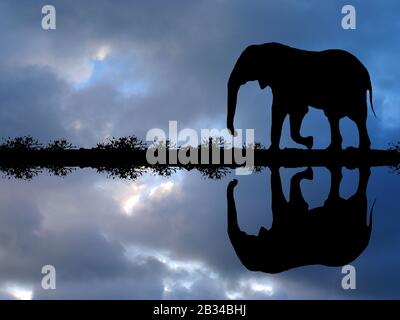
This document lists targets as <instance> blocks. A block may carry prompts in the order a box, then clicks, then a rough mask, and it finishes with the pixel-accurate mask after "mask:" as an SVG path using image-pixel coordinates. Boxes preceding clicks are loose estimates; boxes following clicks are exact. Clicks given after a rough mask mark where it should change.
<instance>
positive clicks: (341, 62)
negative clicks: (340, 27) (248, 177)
mask: <svg viewBox="0 0 400 320" xmlns="http://www.w3.org/2000/svg"><path fill="white" fill-rule="evenodd" d="M255 80H258V83H259V86H260V88H261V89H264V88H265V87H267V86H269V87H270V88H271V90H272V95H273V102H272V123H271V149H272V150H279V143H280V138H281V132H282V125H283V122H284V120H285V118H286V116H287V115H289V119H290V131H291V137H292V139H293V140H294V141H295V142H297V143H299V144H302V145H304V146H306V147H307V148H308V149H311V148H312V146H313V137H311V136H309V137H303V136H301V134H300V127H301V123H302V120H303V118H304V116H305V114H306V113H307V112H308V108H309V106H311V107H314V108H318V109H322V110H323V111H324V113H325V115H326V116H327V118H328V121H329V124H330V129H331V144H330V145H329V147H328V149H329V150H340V149H341V147H342V136H341V134H340V129H339V121H340V119H342V118H344V117H346V116H347V117H348V118H350V119H351V120H352V121H354V122H355V123H356V125H357V128H358V132H359V148H360V149H364V150H368V149H370V146H371V141H370V139H369V136H368V131H367V125H366V121H367V109H368V103H367V96H366V94H367V91H369V100H370V104H371V109H372V111H373V113H374V115H375V111H374V108H373V104H372V86H371V80H370V76H369V73H368V70H367V69H366V68H365V66H364V65H363V64H362V63H361V62H360V61H359V60H358V59H357V58H356V57H355V56H354V55H352V54H351V53H349V52H347V51H344V50H336V49H331V50H324V51H306V50H300V49H296V48H292V47H289V46H286V45H282V44H279V43H265V44H260V45H250V46H248V47H247V48H246V49H245V50H244V51H243V52H242V54H241V55H240V57H239V59H238V60H237V62H236V64H235V66H234V68H233V70H232V72H231V74H230V77H229V81H228V103H227V106H228V112H227V128H228V129H229V131H230V132H231V134H232V135H235V129H234V124H233V122H234V116H235V110H236V103H237V94H238V91H239V88H240V86H241V85H243V84H245V83H246V82H248V81H255Z"/></svg>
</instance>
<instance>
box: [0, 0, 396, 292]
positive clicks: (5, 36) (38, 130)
mask: <svg viewBox="0 0 400 320" xmlns="http://www.w3.org/2000/svg"><path fill="white" fill-rule="evenodd" d="M45 4H52V5H54V6H55V8H56V12H57V28H56V30H52V31H45V30H42V28H41V18H42V15H41V8H42V6H43V5H45ZM345 4H348V1H330V2H329V3H324V4H323V5H321V3H320V1H316V0H315V1H314V0H310V1H305V0H304V1H299V0H296V1H294V0H283V1H282V0H279V1H278V0H276V1H275V0H268V1H265V0H264V1H247V2H244V1H235V0H233V1H228V0H205V1H153V0H150V1H122V0H119V1H106V0H96V1H89V0H79V1H78V0H69V1H65V0H64V1H56V0H53V1H50V2H48V1H36V0H21V1H11V0H10V1H6V0H1V1H0V15H1V19H0V39H1V40H2V45H1V47H0V136H1V137H8V136H11V137H16V136H22V135H28V134H29V135H32V136H33V137H35V138H37V139H39V140H40V141H42V142H47V141H49V140H50V139H57V138H66V139H68V140H69V141H71V142H72V143H73V144H74V145H77V146H86V147H90V146H94V145H95V144H96V143H98V142H100V141H104V140H105V139H106V138H107V137H110V136H116V137H118V136H125V135H130V134H135V135H137V136H138V137H140V138H144V137H145V135H146V132H147V131H148V130H149V129H151V128H164V129H166V128H168V121H170V120H176V121H178V128H179V129H182V128H185V127H190V128H194V129H197V130H199V129H201V128H214V127H215V128H220V129H222V128H224V127H225V118H226V81H227V78H228V75H229V73H230V71H231V69H232V67H233V65H234V63H235V61H236V59H237V57H238V56H239V54H240V53H241V51H242V50H243V49H244V48H245V47H246V46H247V45H249V44H253V43H264V42H272V41H275V42H281V43H285V44H287V45H291V46H294V47H299V48H303V49H309V50H323V49H327V48H341V49H345V50H348V51H350V52H352V53H354V54H355V55H356V56H357V57H359V59H360V60H361V61H362V62H363V63H364V64H365V65H366V67H367V68H368V69H369V71H370V74H371V78H372V85H373V90H374V105H375V110H376V113H377V118H374V117H373V116H371V114H369V117H368V129H369V132H370V136H371V140H372V146H373V147H374V148H386V147H387V146H388V144H389V143H390V142H395V141H398V139H399V137H400V108H399V107H398V105H399V103H400V93H399V90H398V86H399V84H400V82H399V80H398V79H399V76H400V66H399V64H398V55H399V52H400V41H399V36H398V35H399V34H400V33H399V32H400V30H399V29H400V24H399V22H398V21H399V20H398V17H397V15H398V12H399V10H400V4H398V2H397V1H394V0H393V1H385V2H377V1H365V0H364V1H352V2H351V4H353V5H354V6H355V8H356V12H357V29H356V30H343V29H342V28H341V19H342V16H343V15H342V14H341V8H342V6H343V5H345ZM271 100H272V95H271V92H270V91H269V90H268V89H266V90H264V91H260V90H259V87H258V85H257V84H255V83H248V84H247V85H246V86H245V87H243V88H242V89H241V91H240V95H239V100H238V110H237V115H236V122H235V123H236V126H237V127H238V128H254V129H255V137H256V140H257V141H260V142H262V143H263V144H264V145H266V146H268V145H269V138H270V136H269V130H270V114H271V113H270V104H271ZM250 110H251V111H250ZM341 129H342V132H343V136H344V145H345V146H349V145H357V143H358V138H357V131H356V128H355V126H354V124H353V123H351V122H350V121H349V120H343V121H342V123H341ZM302 133H303V134H304V135H313V136H314V139H315V140H314V141H315V147H317V148H324V147H326V146H327V145H328V144H329V140H330V134H329V128H328V122H327V120H326V118H325V117H324V116H323V113H322V112H320V111H317V110H310V112H309V113H308V115H307V116H306V118H305V120H304V123H303V127H302ZM294 145H295V144H294V143H293V142H291V141H290V139H289V134H288V130H287V123H285V130H284V133H283V139H282V144H281V146H294ZM293 173H294V171H293V170H282V176H283V180H284V186H285V187H286V188H287V187H288V179H289V178H290V176H291V174H293ZM314 176H315V179H314V181H307V182H304V183H303V190H304V194H305V198H306V200H307V201H308V202H309V203H310V205H311V206H312V207H318V206H321V205H322V204H323V202H324V200H325V198H326V196H327V194H328V189H329V184H328V182H329V174H328V171H327V170H325V169H316V170H315V171H314ZM344 176H345V177H344V180H345V181H344V183H343V186H342V192H343V195H345V196H349V195H351V193H352V192H354V190H355V187H356V184H357V178H358V174H357V172H353V171H349V170H345V171H344ZM269 177H270V173H269V171H268V170H264V171H263V172H261V173H258V174H253V175H250V176H244V177H239V179H238V180H239V185H238V187H237V190H236V198H237V199H236V200H237V206H238V211H239V220H240V224H241V227H242V228H243V229H244V230H245V231H246V232H248V233H253V234H255V233H257V232H258V229H259V227H260V226H261V225H264V226H266V227H268V226H270V224H271V219H272V218H271V210H270V208H271V196H270V186H269ZM231 178H232V176H229V177H227V178H225V179H222V180H220V181H210V180H205V179H204V178H202V177H201V175H200V174H198V173H196V172H190V173H184V172H180V173H177V174H175V175H174V176H172V177H170V178H162V177H155V176H153V175H145V176H143V177H141V178H140V179H138V180H136V181H134V182H132V181H123V180H118V179H114V180H113V179H109V178H107V176H105V175H100V174H97V173H96V172H94V171H91V170H80V171H76V172H74V173H73V174H71V175H69V176H67V177H66V178H63V179H61V178H57V177H49V176H45V175H42V176H39V177H37V178H35V179H33V180H32V181H20V180H12V179H11V180H7V179H2V180H0V190H1V191H0V212H1V213H0V261H1V263H0V298H4V299H9V298H10V299H14V298H37V299H40V298H43V299H53V298H79V299H85V298H122V299H130V298H138V299H161V298H171V299H175V298H176V299H183V298H187V299H190V298H194V299H196V298H221V299H224V298H227V299H232V298H255V299H257V298H260V299H270V298H275V299H285V298H305V299H312V298H326V299H332V298H349V299H350V298H361V297H362V298H399V297H400V290H398V288H399V286H400V273H399V271H398V270H400V268H399V267H400V259H399V258H398V251H399V249H400V248H399V245H400V238H399V236H398V234H399V232H398V228H399V223H398V222H400V218H399V217H398V216H397V213H398V212H399V209H400V205H399V204H398V203H397V202H396V201H395V200H396V199H397V193H396V192H395V191H396V188H398V183H399V177H398V176H396V175H394V174H390V170H389V169H387V168H380V169H373V171H372V176H371V179H370V184H369V188H368V196H369V205H371V203H372V202H373V200H374V199H377V204H376V206H375V212H376V221H374V227H373V232H372V236H371V241H370V244H369V246H368V248H367V249H366V250H365V252H364V253H363V254H362V255H361V256H360V257H359V258H358V259H357V260H356V261H354V262H353V265H354V266H355V267H356V270H357V289H356V290H347V291H345V290H342V288H341V285H340V283H341V279H342V277H343V275H342V274H341V269H340V268H328V267H322V266H309V267H304V268H299V269H296V270H291V271H289V272H285V273H282V274H278V275H267V274H262V273H257V272H251V271H248V270H247V269H245V267H243V266H242V265H241V263H240V261H239V259H238V258H237V257H236V255H235V252H234V251H233V248H232V246H231V244H230V242H229V239H228V236H227V233H226V198H225V196H226V186H227V184H228V182H229V181H230V179H231ZM47 264H51V265H54V266H55V267H56V270H57V289H56V290H43V289H42V287H41V279H42V274H41V272H40V271H41V268H42V266H43V265H47Z"/></svg>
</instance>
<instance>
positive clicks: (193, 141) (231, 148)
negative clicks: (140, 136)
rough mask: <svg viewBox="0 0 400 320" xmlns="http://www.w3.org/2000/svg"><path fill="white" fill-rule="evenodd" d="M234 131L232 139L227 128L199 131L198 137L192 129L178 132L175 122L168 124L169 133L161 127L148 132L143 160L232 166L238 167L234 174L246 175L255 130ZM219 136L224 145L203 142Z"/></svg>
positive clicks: (250, 165)
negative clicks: (144, 158) (234, 134)
mask: <svg viewBox="0 0 400 320" xmlns="http://www.w3.org/2000/svg"><path fill="white" fill-rule="evenodd" d="M236 131H237V135H236V136H235V137H233V136H232V135H230V133H229V131H228V129H222V130H219V129H201V130H200V135H199V134H198V132H197V131H196V130H194V129H191V128H184V129H182V130H179V131H178V122H177V121H169V126H168V133H166V132H165V131H164V130H163V129H160V128H153V129H150V130H149V131H148V132H147V134H146V140H147V141H149V142H151V144H150V145H149V147H148V149H147V152H146V160H147V162H148V163H149V164H152V165H154V164H163V165H165V164H168V165H176V164H178V163H179V164H181V165H199V164H203V165H209V164H213V165H232V164H234V165H236V166H240V167H238V168H236V169H235V173H236V174H237V175H249V174H251V173H252V172H253V169H254V146H255V144H254V129H245V130H244V131H243V130H241V129H236ZM221 137H222V138H223V144H218V143H211V144H209V143H204V142H205V141H206V142H207V141H209V140H210V139H214V140H213V141H216V139H219V138H221ZM179 143H182V144H179ZM221 152H222V154H221ZM167 158H168V160H167ZM210 158H211V159H210Z"/></svg>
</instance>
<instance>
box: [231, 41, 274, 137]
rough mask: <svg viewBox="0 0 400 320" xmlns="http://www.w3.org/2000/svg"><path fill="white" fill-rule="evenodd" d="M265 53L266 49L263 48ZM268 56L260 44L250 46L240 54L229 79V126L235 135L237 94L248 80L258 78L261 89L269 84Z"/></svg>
mask: <svg viewBox="0 0 400 320" xmlns="http://www.w3.org/2000/svg"><path fill="white" fill-rule="evenodd" d="M263 52H264V53H265V50H263ZM267 58H268V57H265V56H263V54H261V50H260V46H259V45H251V46H248V47H247V48H246V49H245V50H244V51H243V52H242V54H241V55H240V57H239V59H238V60H237V61H236V64H235V66H234V68H233V70H232V72H231V75H230V77H229V80H228V114H227V128H228V129H229V131H230V132H231V134H232V135H233V134H234V132H235V129H234V125H233V119H234V117H235V111H236V103H237V95H238V91H239V88H240V86H241V85H243V84H245V83H246V82H248V81H255V80H258V83H259V85H260V88H261V89H264V88H265V87H267V86H268V79H267V77H266V73H265V72H264V71H265V63H266V62H267Z"/></svg>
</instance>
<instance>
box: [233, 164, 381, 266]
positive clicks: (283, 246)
mask: <svg viewBox="0 0 400 320" xmlns="http://www.w3.org/2000/svg"><path fill="white" fill-rule="evenodd" d="M359 172H360V177H359V184H358V188H357V190H356V192H355V193H354V194H353V195H352V196H351V197H350V198H349V199H347V200H346V199H343V198H341V197H340V194H339V188H340V183H341V179H342V174H341V169H339V168H335V169H331V189H330V192H329V195H328V198H327V200H326V201H325V203H324V205H323V206H322V207H319V208H315V209H312V210H309V209H308V204H307V203H306V201H305V200H304V198H303V196H302V192H301V188H300V182H301V181H302V180H303V179H310V180H311V179H313V171H312V169H311V168H308V169H307V170H305V171H302V172H299V173H297V174H295V175H294V176H293V177H292V179H291V183H290V199H289V201H286V198H285V196H284V194H283V192H282V185H281V178H280V174H279V169H277V168H276V169H272V172H271V192H272V217H273V221H272V226H271V228H270V229H269V230H267V229H266V228H264V227H261V228H260V230H259V233H258V235H257V236H255V235H248V234H246V233H245V232H243V231H241V230H240V228H239V225H238V220H237V213H236V206H235V199H234V188H235V186H236V185H237V181H236V180H232V181H231V182H230V183H229V185H228V188H227V202H228V235H229V238H230V241H231V243H232V245H233V248H234V250H235V252H236V254H237V256H238V257H239V259H240V261H241V262H242V264H243V265H244V266H245V267H246V268H247V269H249V270H251V271H262V272H265V273H279V272H283V271H286V270H289V269H292V268H297V267H301V266H306V265H316V264H318V265H324V266H331V267H334V266H344V265H347V264H349V263H351V262H352V261H354V260H355V259H356V258H357V257H358V256H359V255H360V254H361V253H362V252H363V251H364V250H365V248H366V247H367V246H368V243H369V240H370V236H371V229H372V212H373V206H372V208H371V211H370V217H369V220H370V222H369V225H368V224H367V218H368V217H367V197H366V191H367V185H368V180H369V176H370V169H369V168H360V169H359Z"/></svg>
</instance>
